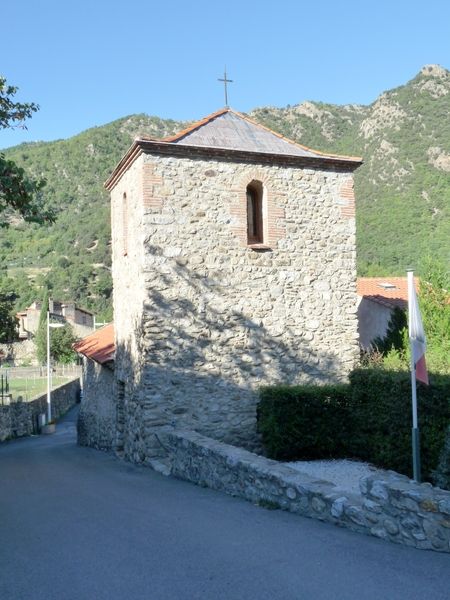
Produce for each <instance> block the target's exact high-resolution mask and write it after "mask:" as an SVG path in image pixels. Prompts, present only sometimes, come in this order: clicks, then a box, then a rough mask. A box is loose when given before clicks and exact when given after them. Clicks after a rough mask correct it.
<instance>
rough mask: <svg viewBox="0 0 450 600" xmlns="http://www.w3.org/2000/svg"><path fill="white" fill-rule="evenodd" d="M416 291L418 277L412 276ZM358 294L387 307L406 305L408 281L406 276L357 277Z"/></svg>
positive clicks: (402, 306) (403, 306) (404, 306)
mask: <svg viewBox="0 0 450 600" xmlns="http://www.w3.org/2000/svg"><path fill="white" fill-rule="evenodd" d="M414 286H415V288H416V291H418V289H419V278H418V277H414ZM357 290H358V296H363V297H364V298H367V299H369V300H373V301H374V302H378V303H379V304H383V305H384V306H387V307H389V308H394V307H395V306H398V307H399V308H406V307H407V305H408V281H407V278H406V277H358V285H357Z"/></svg>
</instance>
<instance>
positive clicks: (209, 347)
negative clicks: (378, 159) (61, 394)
mask: <svg viewBox="0 0 450 600" xmlns="http://www.w3.org/2000/svg"><path fill="white" fill-rule="evenodd" d="M252 180H258V181H262V183H263V186H264V202H265V207H264V211H265V214H266V237H265V240H264V241H265V243H266V244H267V245H269V246H270V250H267V251H263V250H261V251H255V250H253V249H250V248H248V247H247V246H246V209H245V202H246V200H245V190H246V186H247V185H248V183H250V182H251V181H252ZM124 193H126V195H127V211H126V212H124V202H123V194H124ZM112 231H113V234H112V235H113V281H114V321H115V329H116V336H117V339H116V342H117V350H116V383H118V384H119V385H120V386H121V389H122V391H123V398H124V400H123V411H119V412H120V413H121V414H123V415H124V416H123V423H121V425H120V427H122V425H123V441H124V451H125V455H126V456H127V457H129V458H130V459H132V460H135V461H142V460H145V457H146V455H147V454H148V450H147V445H148V437H149V433H148V432H149V430H150V429H151V428H152V427H154V426H159V425H164V424H172V425H175V426H177V427H183V428H190V429H194V430H196V431H198V432H201V433H203V434H205V435H209V436H211V437H214V438H217V439H220V440H223V441H226V442H230V443H235V444H243V445H245V446H247V447H248V448H252V447H254V446H255V444H257V440H258V438H257V436H256V402H257V390H258V387H259V386H261V385H268V384H274V383H290V384H295V383H301V382H319V383H325V382H329V381H338V380H342V379H345V377H346V375H347V373H348V372H349V371H350V369H351V368H352V367H353V365H354V363H355V360H356V358H357V355H358V346H357V321H356V310H357V298H356V270H355V222H354V204H353V191H352V176H351V175H350V174H349V173H343V172H336V171H333V170H329V171H327V170H312V169H311V170H309V169H303V168H293V167H289V168H288V167H286V168H284V167H279V166H257V165H251V164H244V163H233V162H231V161H225V160H224V161H219V160H199V159H198V160H191V159H185V158H174V157H167V156H164V157H162V156H152V155H141V156H140V157H139V158H138V159H137V160H136V161H135V162H134V163H133V165H132V166H131V167H130V168H129V169H128V170H127V171H126V173H125V174H124V175H123V176H122V178H121V179H120V180H119V182H118V183H117V184H116V186H115V188H114V190H113V192H112Z"/></svg>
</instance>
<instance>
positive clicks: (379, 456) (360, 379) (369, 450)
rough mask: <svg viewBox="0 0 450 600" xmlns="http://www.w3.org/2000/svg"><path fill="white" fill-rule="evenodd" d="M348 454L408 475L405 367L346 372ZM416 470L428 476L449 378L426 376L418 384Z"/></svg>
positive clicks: (440, 441)
mask: <svg viewBox="0 0 450 600" xmlns="http://www.w3.org/2000/svg"><path fill="white" fill-rule="evenodd" d="M350 387H351V409H352V416H353V418H352V426H353V428H354V429H353V431H352V440H351V452H352V454H353V455H354V456H357V457H358V458H361V459H362V460H367V461H369V462H371V463H373V464H376V465H377V466H379V467H383V468H386V469H393V470H394V471H398V472H399V473H404V474H405V475H408V476H411V475H412V459H411V427H412V412H411V379H410V374H409V373H408V372H405V371H397V372H395V371H386V370H383V369H356V370H355V371H353V373H352V374H351V375H350ZM418 414H419V429H420V436H421V441H420V444H421V462H422V474H423V477H424V478H426V479H430V477H431V472H432V470H433V469H434V468H436V465H437V463H438V460H439V454H440V452H441V450H442V447H443V445H444V440H445V430H446V427H447V424H448V422H449V419H450V377H449V376H444V375H436V374H431V375H430V385H429V386H425V385H422V384H420V383H419V384H418Z"/></svg>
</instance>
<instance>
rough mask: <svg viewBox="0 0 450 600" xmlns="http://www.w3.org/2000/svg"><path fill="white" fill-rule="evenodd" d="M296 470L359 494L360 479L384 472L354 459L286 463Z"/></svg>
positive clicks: (343, 489) (345, 490) (340, 488)
mask: <svg viewBox="0 0 450 600" xmlns="http://www.w3.org/2000/svg"><path fill="white" fill-rule="evenodd" d="M285 464H286V465H288V466H289V467H292V468H293V469H295V470H296V471H302V472H303V473H307V474H308V475H311V476H313V477H317V479H324V480H325V481H331V482H332V483H334V484H335V485H336V487H337V489H339V490H342V491H344V492H352V493H354V494H359V493H360V491H359V480H360V479H361V477H365V476H366V475H375V474H376V473H380V475H381V474H382V473H383V471H382V470H381V469H377V468H376V467H374V466H373V465H370V464H369V463H365V462H358V461H354V460H299V461H297V462H289V463H285Z"/></svg>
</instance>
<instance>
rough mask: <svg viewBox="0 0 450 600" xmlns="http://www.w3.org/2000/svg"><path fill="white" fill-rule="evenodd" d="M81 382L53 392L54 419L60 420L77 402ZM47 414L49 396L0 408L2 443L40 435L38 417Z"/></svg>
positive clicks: (0, 439)
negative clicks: (36, 434)
mask: <svg viewBox="0 0 450 600" xmlns="http://www.w3.org/2000/svg"><path fill="white" fill-rule="evenodd" d="M79 395H80V380H79V379H74V380H73V381H69V382H68V383H65V384H63V385H60V386H59V387H57V388H55V389H54V390H52V417H53V418H54V419H59V418H60V417H61V416H62V415H64V414H65V413H66V412H67V411H68V410H69V409H70V408H72V406H73V405H74V404H75V403H76V402H77V400H78V398H79ZM43 413H45V414H46V413H47V395H46V394H43V395H42V396H39V397H38V398H35V399H34V400H31V401H30V402H14V403H12V404H11V405H9V406H0V442H4V441H5V440H8V439H11V438H17V437H23V436H26V435H31V434H32V433H38V432H39V430H38V416H39V415H40V414H43Z"/></svg>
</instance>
